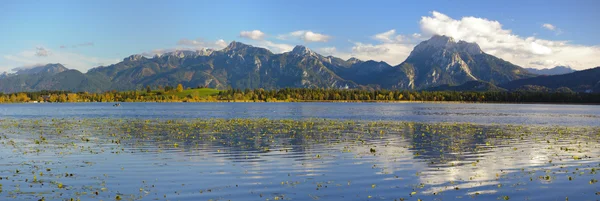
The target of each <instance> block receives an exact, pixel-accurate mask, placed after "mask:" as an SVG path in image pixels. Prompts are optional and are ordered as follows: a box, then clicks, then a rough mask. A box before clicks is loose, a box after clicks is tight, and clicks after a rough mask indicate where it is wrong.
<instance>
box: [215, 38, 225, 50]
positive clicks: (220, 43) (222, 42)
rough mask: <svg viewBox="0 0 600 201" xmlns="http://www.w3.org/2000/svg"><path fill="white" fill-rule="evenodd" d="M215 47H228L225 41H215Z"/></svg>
mask: <svg viewBox="0 0 600 201" xmlns="http://www.w3.org/2000/svg"><path fill="white" fill-rule="evenodd" d="M215 45H216V46H217V47H220V48H221V49H222V48H225V47H227V42H225V40H223V39H219V40H217V41H215Z"/></svg>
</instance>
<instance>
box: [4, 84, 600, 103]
mask: <svg viewBox="0 0 600 201" xmlns="http://www.w3.org/2000/svg"><path fill="white" fill-rule="evenodd" d="M182 91H183V88H182V86H180V85H178V86H177V87H173V88H168V89H161V90H158V91H153V90H151V89H149V88H147V89H146V90H138V91H121V92H119V91H107V92H103V93H88V92H78V93H73V92H69V91H38V92H20V93H11V94H3V93H0V103H22V102H50V103H55V102H200V101H208V102H217V101H224V102H232V101H245V102H303V101H321V102H327V101H356V102H373V101H376V102H393V101H436V102H444V101H456V102H505V103H585V104H596V103H600V94H598V93H574V92H550V93H548V92H530V91H514V92H458V91H408V90H358V89H308V88H286V89H279V90H264V89H245V90H241V89H229V90H224V91H219V92H218V93H217V94H213V95H206V96H200V95H199V94H198V93H196V92H192V93H190V94H187V95H181V94H180V92H182Z"/></svg>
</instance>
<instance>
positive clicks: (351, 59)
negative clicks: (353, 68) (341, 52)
mask: <svg viewBox="0 0 600 201" xmlns="http://www.w3.org/2000/svg"><path fill="white" fill-rule="evenodd" d="M347 62H349V63H351V64H355V63H360V62H363V61H362V60H360V59H357V58H356V57H351V58H350V59H348V60H347Z"/></svg>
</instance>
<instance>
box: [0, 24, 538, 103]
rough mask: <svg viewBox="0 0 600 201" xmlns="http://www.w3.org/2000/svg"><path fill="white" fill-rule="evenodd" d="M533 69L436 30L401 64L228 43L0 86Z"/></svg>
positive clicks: (395, 84) (386, 84) (278, 84)
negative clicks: (274, 51) (217, 48)
mask: <svg viewBox="0 0 600 201" xmlns="http://www.w3.org/2000/svg"><path fill="white" fill-rule="evenodd" d="M533 76H534V75H533V74H531V73H529V72H527V71H526V70H525V69H523V68H521V67H519V66H516V65H513V64H511V63H509V62H506V61H504V60H502V59H499V58H496V57H494V56H492V55H489V54H486V53H484V52H483V51H482V50H481V49H480V48H479V46H478V45H477V44H475V43H468V42H464V41H458V42H456V41H455V40H454V39H452V38H450V37H446V36H433V37H432V38H431V39H429V40H427V41H423V42H421V43H420V44H419V45H417V46H416V47H415V48H414V50H413V51H412V52H411V54H410V56H409V57H408V58H407V59H406V61H404V62H403V63H401V64H399V65H397V66H391V65H389V64H387V63H385V62H381V61H373V60H368V61H362V60H359V59H356V58H350V59H348V60H344V59H341V58H337V57H333V56H323V55H320V54H318V53H316V52H314V51H312V50H311V49H309V48H307V47H305V46H301V45H298V46H296V47H294V48H293V50H292V51H290V52H284V53H281V54H275V53H272V52H271V51H269V50H267V49H265V48H260V47H254V46H251V45H247V44H244V43H240V42H235V41H234V42H231V43H230V44H229V45H228V46H227V47H225V48H224V49H222V50H212V49H201V50H197V51H188V50H185V51H174V52H168V53H164V54H160V55H155V56H153V57H145V56H142V55H131V56H129V57H126V58H124V59H123V60H122V61H121V62H119V63H116V64H113V65H109V66H100V67H96V68H93V69H90V70H89V71H88V72H87V73H81V72H78V71H76V70H68V69H67V68H64V66H62V65H60V64H48V65H46V66H43V67H36V68H31V69H19V70H17V72H16V73H14V74H9V75H8V76H5V77H4V78H0V91H1V92H17V91H37V90H71V91H89V92H102V91H106V90H133V89H143V88H145V87H146V86H151V87H158V86H167V85H169V86H176V85H177V84H182V85H183V86H184V87H197V86H206V87H210V88H217V89H227V88H237V89H245V88H264V89H280V88H298V87H300V88H336V89H349V88H362V89H369V88H371V89H381V88H386V89H411V90H414V89H428V88H431V87H436V86H445V87H450V86H457V85H461V84H464V83H468V82H470V81H479V82H481V83H490V84H492V85H497V84H500V83H506V82H510V81H513V80H517V79H522V78H530V77H533Z"/></svg>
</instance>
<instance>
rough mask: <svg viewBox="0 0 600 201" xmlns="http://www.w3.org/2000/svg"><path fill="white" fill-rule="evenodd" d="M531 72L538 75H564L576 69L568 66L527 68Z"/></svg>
mask: <svg viewBox="0 0 600 201" xmlns="http://www.w3.org/2000/svg"><path fill="white" fill-rule="evenodd" d="M525 69H526V70H527V71H529V72H530V73H533V74H536V75H562V74H567V73H572V72H575V69H572V68H571V67H568V66H556V67H554V68H544V69H536V68H525Z"/></svg>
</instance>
